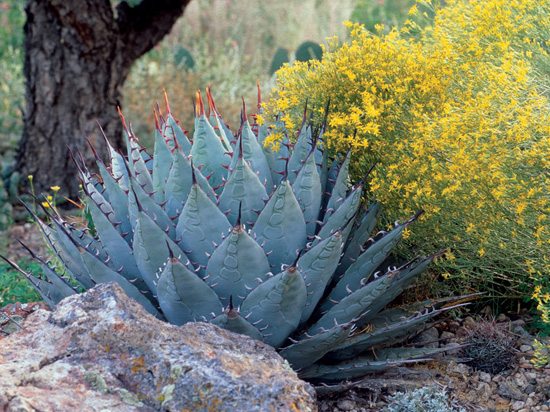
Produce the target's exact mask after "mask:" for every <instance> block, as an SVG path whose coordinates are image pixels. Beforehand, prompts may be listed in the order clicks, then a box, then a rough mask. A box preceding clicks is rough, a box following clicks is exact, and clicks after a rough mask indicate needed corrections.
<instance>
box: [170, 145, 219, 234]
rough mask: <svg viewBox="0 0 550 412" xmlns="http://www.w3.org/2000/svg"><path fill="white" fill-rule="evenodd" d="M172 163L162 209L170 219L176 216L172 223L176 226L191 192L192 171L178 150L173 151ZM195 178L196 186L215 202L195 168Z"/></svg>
mask: <svg viewBox="0 0 550 412" xmlns="http://www.w3.org/2000/svg"><path fill="white" fill-rule="evenodd" d="M173 155H174V163H173V164H172V168H171V169H170V174H169V176H168V181H167V182H166V189H165V196H166V204H165V205H164V208H165V210H166V213H167V214H168V216H170V217H174V216H176V218H175V219H174V223H176V224H177V221H178V220H179V218H178V216H179V214H180V213H181V211H182V209H183V204H184V202H185V201H186V200H187V197H188V196H189V192H190V191H191V186H192V185H193V177H192V174H193V171H192V167H193V168H194V166H191V162H190V161H189V159H188V158H187V156H185V154H183V153H182V152H181V151H180V150H177V149H176V150H174V153H173ZM194 173H195V178H196V180H197V183H198V185H199V186H200V187H201V189H202V190H204V192H205V193H206V195H207V196H208V197H209V198H210V199H211V200H212V201H213V202H216V201H217V198H216V195H215V194H214V190H213V189H212V187H210V185H209V184H208V181H207V180H206V178H205V177H204V176H203V175H202V174H201V173H199V171H198V170H196V168H195V171H194Z"/></svg>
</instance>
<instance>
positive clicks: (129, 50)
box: [15, 0, 190, 198]
mask: <svg viewBox="0 0 550 412" xmlns="http://www.w3.org/2000/svg"><path fill="white" fill-rule="evenodd" d="M189 2H190V0H142V1H141V2H140V3H139V4H137V5H135V6H134V7H131V6H129V5H128V4H127V3H126V2H125V1H123V2H121V3H119V4H118V5H117V6H116V7H115V6H113V5H112V4H111V2H110V0H71V1H67V0H29V1H28V3H27V7H26V13H27V22H26V24H25V28H24V32H25V62H24V74H25V78H26V81H27V84H26V96H25V98H26V111H25V114H24V119H23V120H24V126H23V135H22V138H21V141H20V145H19V150H18V153H17V157H16V166H15V168H16V170H17V171H19V172H20V173H21V175H22V176H24V177H26V176H27V175H29V174H31V175H33V177H34V178H33V182H34V186H35V191H36V192H38V193H41V192H43V191H48V190H49V187H50V186H54V185H57V186H60V187H61V193H62V194H65V195H69V196H70V197H73V198H76V197H77V196H78V194H79V188H78V185H79V181H78V178H77V174H76V167H75V165H74V164H73V162H72V160H71V158H70V155H69V151H68V150H67V146H68V147H70V148H71V150H72V151H73V152H75V153H76V152H77V151H80V152H81V153H82V155H83V157H84V159H85V161H86V163H87V164H88V165H92V164H93V163H94V160H93V154H92V152H91V150H90V149H89V147H88V145H87V143H86V141H85V139H84V137H85V136H86V137H88V138H89V140H90V141H91V142H92V143H93V145H94V147H96V148H97V149H98V150H99V152H100V153H102V154H103V155H106V147H105V144H104V143H103V138H102V136H101V132H100V130H99V127H98V122H99V124H100V125H101V126H102V127H103V129H104V130H105V134H106V135H107V136H108V137H109V139H110V141H111V142H113V143H114V145H115V146H119V147H120V146H121V145H122V129H121V123H120V119H119V118H118V114H117V106H120V105H121V87H122V85H123V83H124V81H125V80H126V78H127V76H128V73H129V71H130V67H131V66H132V63H134V62H135V61H136V60H137V59H138V58H139V57H140V56H142V55H143V54H145V53H146V52H147V51H149V50H150V49H151V48H153V47H154V46H155V45H156V44H157V43H158V42H160V40H161V39H162V38H163V37H164V36H165V35H166V34H167V33H168V32H169V31H170V29H171V28H172V26H173V24H174V23H175V22H176V20H177V19H178V18H179V17H180V16H181V15H182V14H183V11H184V9H185V7H186V6H187V4H188V3H189ZM25 180H26V179H23V181H25Z"/></svg>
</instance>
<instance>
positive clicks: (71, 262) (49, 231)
mask: <svg viewBox="0 0 550 412" xmlns="http://www.w3.org/2000/svg"><path fill="white" fill-rule="evenodd" d="M33 217H34V219H35V221H36V222H37V223H38V227H39V228H40V229H41V230H42V233H44V237H45V239H46V241H47V242H48V244H49V245H50V247H51V249H52V250H53V252H54V253H55V254H56V256H57V257H58V258H59V260H60V261H61V263H62V264H63V266H64V268H65V269H66V270H67V272H68V273H69V275H71V277H73V278H74V279H75V280H76V281H77V282H78V283H79V284H80V285H81V286H82V287H83V288H85V289H90V288H93V287H94V286H95V284H94V282H93V281H92V279H91V277H90V273H89V272H88V270H87V269H86V267H85V266H84V264H83V263H82V260H81V259H80V250H79V247H78V246H77V245H76V244H75V242H74V240H73V239H72V237H71V236H70V235H69V234H68V233H67V232H66V231H65V230H64V228H63V226H62V225H61V224H60V223H59V222H57V221H56V220H55V219H54V220H52V224H54V225H55V226H56V229H53V228H52V227H50V226H48V225H47V224H45V223H44V222H43V221H42V220H41V219H39V218H38V217H37V216H36V215H35V216H33Z"/></svg>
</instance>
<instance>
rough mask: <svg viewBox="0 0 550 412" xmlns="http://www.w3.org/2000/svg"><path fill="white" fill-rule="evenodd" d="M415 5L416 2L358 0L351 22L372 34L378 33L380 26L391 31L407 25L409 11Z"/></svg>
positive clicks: (412, 0) (410, 0) (408, 0)
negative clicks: (360, 25) (358, 24)
mask: <svg viewBox="0 0 550 412" xmlns="http://www.w3.org/2000/svg"><path fill="white" fill-rule="evenodd" d="M415 3H416V0H383V1H373V0H358V1H357V2H356V5H355V8H354V10H353V13H352V15H351V20H352V21H354V22H357V23H360V24H362V25H364V26H365V28H366V29H367V30H369V31H370V32H372V33H377V32H378V30H377V26H379V25H383V26H384V28H385V29H387V30H388V31H389V30H391V29H392V28H393V27H399V26H402V25H403V24H404V23H405V21H406V20H407V17H408V11H409V10H410V8H411V7H412V6H413V5H414V4H415Z"/></svg>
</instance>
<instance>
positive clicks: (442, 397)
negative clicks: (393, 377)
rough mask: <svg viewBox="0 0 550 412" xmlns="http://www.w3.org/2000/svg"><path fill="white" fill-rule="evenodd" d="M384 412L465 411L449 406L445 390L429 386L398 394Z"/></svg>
mask: <svg viewBox="0 0 550 412" xmlns="http://www.w3.org/2000/svg"><path fill="white" fill-rule="evenodd" d="M382 412H464V409H462V408H460V409H457V408H455V407H453V406H451V405H449V402H448V396H447V394H446V393H445V391H444V390H438V389H437V388H436V387H434V386H428V387H423V388H418V389H415V390H413V391H410V392H398V393H396V394H395V395H394V396H393V397H392V398H391V399H390V404H389V405H388V407H387V408H384V409H383V410H382Z"/></svg>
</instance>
